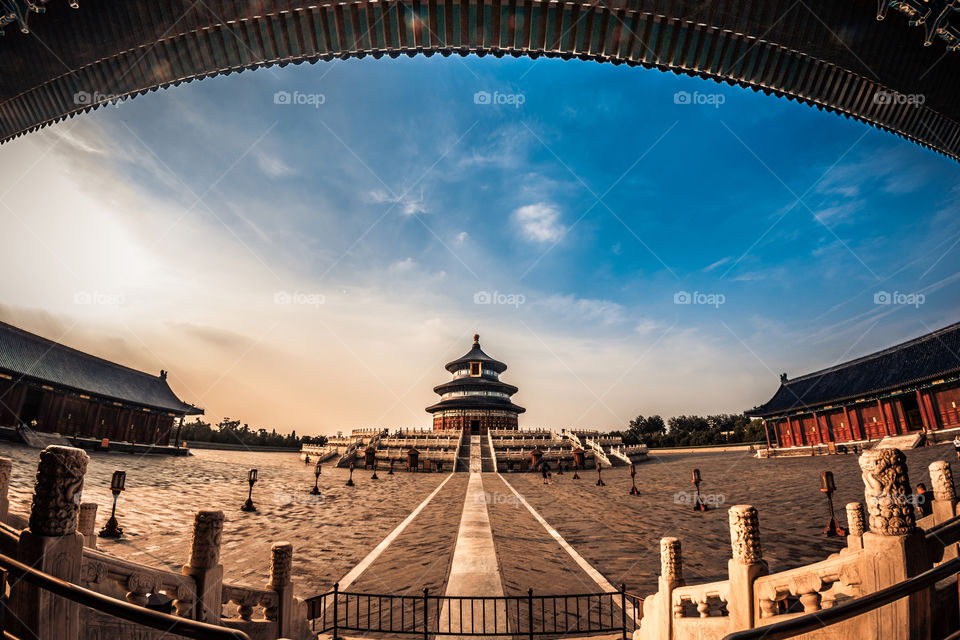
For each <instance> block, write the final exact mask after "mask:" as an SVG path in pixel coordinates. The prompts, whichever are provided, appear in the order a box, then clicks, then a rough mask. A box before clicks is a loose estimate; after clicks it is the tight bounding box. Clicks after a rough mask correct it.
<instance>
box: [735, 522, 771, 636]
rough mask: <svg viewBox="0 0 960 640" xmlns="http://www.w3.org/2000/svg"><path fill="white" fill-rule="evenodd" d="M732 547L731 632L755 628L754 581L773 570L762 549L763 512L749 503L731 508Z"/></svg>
mask: <svg viewBox="0 0 960 640" xmlns="http://www.w3.org/2000/svg"><path fill="white" fill-rule="evenodd" d="M728 517H729V523H730V547H731V551H732V552H733V557H732V558H731V559H730V560H729V562H727V570H728V573H729V576H730V599H729V601H728V602H727V610H728V611H729V612H730V631H738V630H741V629H751V628H753V624H754V613H753V606H754V601H755V599H754V595H753V583H754V580H756V579H757V578H758V577H760V576H763V575H766V574H767V573H769V570H768V568H767V563H766V562H764V561H763V551H762V549H761V548H760V515H759V513H758V512H757V510H756V509H755V508H754V507H752V506H750V505H747V504H738V505H736V506H733V507H730V511H729V512H728Z"/></svg>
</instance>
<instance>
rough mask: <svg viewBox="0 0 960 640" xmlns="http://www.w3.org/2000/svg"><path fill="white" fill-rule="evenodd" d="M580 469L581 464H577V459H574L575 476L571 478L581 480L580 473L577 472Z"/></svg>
mask: <svg viewBox="0 0 960 640" xmlns="http://www.w3.org/2000/svg"><path fill="white" fill-rule="evenodd" d="M579 469H580V465H579V464H577V461H576V459H574V461H573V478H571V480H579V479H580V474H579V473H577V471H578V470H579Z"/></svg>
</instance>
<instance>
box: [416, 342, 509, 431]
mask: <svg viewBox="0 0 960 640" xmlns="http://www.w3.org/2000/svg"><path fill="white" fill-rule="evenodd" d="M444 368H445V369H446V370H447V371H449V372H450V373H451V374H453V379H452V380H450V381H449V382H445V383H443V384H441V385H438V386H436V387H434V388H433V391H434V393H437V394H439V395H440V402H438V403H437V404H434V405H431V406H429V407H427V409H426V410H427V411H428V412H429V413H431V414H433V429H434V430H435V431H442V430H448V429H452V430H463V431H466V432H468V433H470V434H474V435H485V434H486V433H487V432H488V431H490V430H491V429H516V428H517V416H518V415H520V414H521V413H523V412H524V411H526V409H524V408H523V407H520V406H517V405H516V404H514V403H513V401H512V400H511V399H510V397H511V396H512V395H513V394H515V393H516V392H517V388H516V387H515V386H513V385H512V384H507V383H506V382H501V381H500V374H501V373H503V372H504V371H506V370H507V365H506V364H504V363H503V362H500V361H499V360H494V359H493V358H491V357H490V356H488V355H487V354H486V353H484V352H483V349H481V348H480V336H479V335H476V334H474V336H473V347H471V349H470V351H468V352H467V353H466V354H464V355H462V356H461V357H459V358H457V359H456V360H453V361H451V362H448V363H447V364H446V366H445V367H444Z"/></svg>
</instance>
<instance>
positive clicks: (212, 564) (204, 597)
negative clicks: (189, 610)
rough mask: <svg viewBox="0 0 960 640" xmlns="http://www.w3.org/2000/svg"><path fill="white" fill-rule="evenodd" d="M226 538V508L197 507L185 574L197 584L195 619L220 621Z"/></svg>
mask: <svg viewBox="0 0 960 640" xmlns="http://www.w3.org/2000/svg"><path fill="white" fill-rule="evenodd" d="M222 538H223V512H222V511H198V512H197V514H196V516H194V520H193V543H192V545H191V547H190V562H189V563H188V564H187V565H186V566H184V567H183V574H184V575H187V576H190V577H191V578H193V579H194V581H195V582H196V584H197V600H196V607H197V608H196V619H197V620H201V621H203V622H208V623H210V624H220V605H221V604H222V601H221V599H220V597H221V595H222V593H223V565H221V564H220V541H221V539H222Z"/></svg>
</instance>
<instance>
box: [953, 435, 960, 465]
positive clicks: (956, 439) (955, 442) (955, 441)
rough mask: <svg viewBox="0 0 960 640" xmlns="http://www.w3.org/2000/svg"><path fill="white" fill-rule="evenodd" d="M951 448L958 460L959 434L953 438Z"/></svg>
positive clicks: (959, 452)
mask: <svg viewBox="0 0 960 640" xmlns="http://www.w3.org/2000/svg"><path fill="white" fill-rule="evenodd" d="M953 450H954V451H956V452H957V460H960V434H958V435H957V437H956V438H954V439H953Z"/></svg>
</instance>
